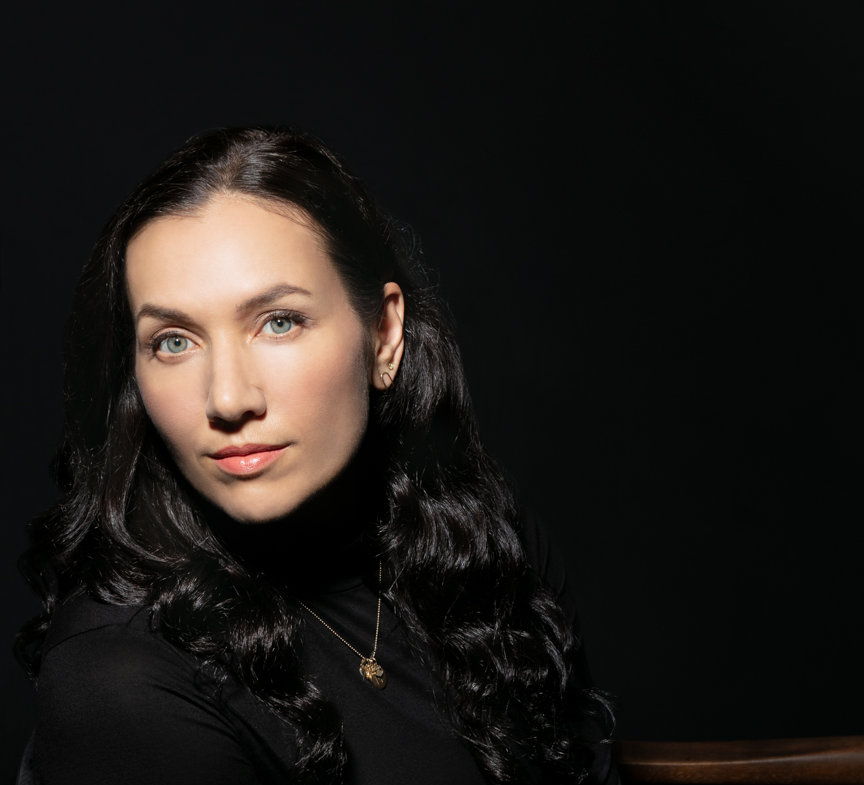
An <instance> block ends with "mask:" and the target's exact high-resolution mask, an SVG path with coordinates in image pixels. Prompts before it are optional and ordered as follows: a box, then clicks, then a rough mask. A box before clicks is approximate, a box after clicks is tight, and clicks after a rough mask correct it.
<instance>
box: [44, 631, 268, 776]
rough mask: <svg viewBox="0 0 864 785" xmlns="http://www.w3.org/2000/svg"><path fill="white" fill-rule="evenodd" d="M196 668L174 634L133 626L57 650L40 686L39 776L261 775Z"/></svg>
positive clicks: (89, 635) (89, 633)
mask: <svg viewBox="0 0 864 785" xmlns="http://www.w3.org/2000/svg"><path fill="white" fill-rule="evenodd" d="M193 677H194V667H193V666H192V664H191V663H189V662H187V661H185V660H184V659H182V657H181V655H180V654H179V652H176V651H174V650H173V649H172V648H171V647H170V646H169V645H168V644H167V643H166V642H165V641H163V640H162V639H160V638H157V637H156V636H154V635H151V634H150V633H149V632H141V631H135V630H131V629H129V628H128V627H126V626H124V625H109V626H105V627H101V628H98V629H93V630H89V631H87V632H84V633H81V634H79V635H76V636H74V637H72V638H69V639H68V640H65V641H63V642H62V643H61V644H59V645H57V646H56V647H54V648H53V649H51V650H50V651H49V652H48V653H47V654H46V656H45V660H44V662H43V666H42V671H41V673H40V676H39V685H38V694H37V712H38V716H37V726H36V733H35V739H34V749H33V767H34V771H35V774H36V778H37V782H39V783H40V785H78V784H79V783H81V784H82V785H83V783H87V785H100V784H101V783H106V784H107V783H112V785H113V784H114V783H123V785H167V783H183V784H184V785H190V784H194V783H201V785H204V784H205V783H206V785H221V784H222V783H224V785H229V783H230V784H231V785H246V784H248V785H252V784H253V783H255V782H256V779H255V776H254V773H253V771H252V766H251V765H250V764H249V762H248V760H247V759H246V757H245V755H244V753H243V750H242V749H241V747H240V745H239V743H238V741H237V738H236V735H235V733H234V732H233V729H232V727H231V725H230V723H229V722H228V721H227V720H226V719H225V717H223V715H222V714H221V713H220V712H219V710H218V708H217V706H216V704H215V703H214V702H213V701H211V700H210V699H209V698H208V697H206V696H205V695H203V694H202V693H201V692H200V691H199V690H197V689H196V687H195V685H194V681H193Z"/></svg>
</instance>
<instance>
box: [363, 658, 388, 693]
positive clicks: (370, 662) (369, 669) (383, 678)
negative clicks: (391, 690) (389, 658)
mask: <svg viewBox="0 0 864 785" xmlns="http://www.w3.org/2000/svg"><path fill="white" fill-rule="evenodd" d="M360 675H361V676H362V677H363V678H364V679H366V681H368V682H369V683H370V684H371V685H372V686H373V687H377V688H378V689H379V690H383V689H384V688H385V687H386V686H387V675H386V674H385V673H384V668H382V667H381V666H380V665H379V664H378V662H376V661H375V659H373V658H370V657H364V658H363V659H362V660H360Z"/></svg>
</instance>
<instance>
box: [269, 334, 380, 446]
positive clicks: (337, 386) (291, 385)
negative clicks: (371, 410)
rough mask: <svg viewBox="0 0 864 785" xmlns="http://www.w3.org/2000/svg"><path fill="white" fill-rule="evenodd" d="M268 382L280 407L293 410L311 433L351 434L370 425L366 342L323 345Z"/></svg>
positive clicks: (287, 411)
mask: <svg viewBox="0 0 864 785" xmlns="http://www.w3.org/2000/svg"><path fill="white" fill-rule="evenodd" d="M268 387H269V388H270V389H271V391H273V393H274V395H275V396H276V399H277V400H273V399H271V400H272V402H273V404H274V405H276V406H278V407H279V409H280V410H281V411H282V412H283V413H285V414H289V415H290V416H292V419H294V418H296V419H295V423H296V424H297V425H298V426H299V427H301V428H303V430H304V431H305V432H306V437H307V439H309V438H315V439H316V440H319V439H320V440H322V441H323V440H329V441H340V440H350V439H352V438H354V437H355V436H356V433H357V432H358V431H362V430H363V429H364V428H365V425H366V417H367V413H368V406H369V384H368V379H367V371H366V367H365V359H364V353H363V345H362V342H361V341H360V340H358V339H356V338H355V339H353V340H351V341H344V342H339V341H333V342H328V343H324V344H322V345H320V346H318V347H317V349H316V351H315V352H314V353H310V354H309V355H307V356H305V357H303V359H302V361H301V362H300V363H299V364H297V365H294V367H293V368H291V369H286V372H285V374H284V376H283V377H282V378H281V379H279V380H276V379H273V378H272V377H271V383H270V384H268Z"/></svg>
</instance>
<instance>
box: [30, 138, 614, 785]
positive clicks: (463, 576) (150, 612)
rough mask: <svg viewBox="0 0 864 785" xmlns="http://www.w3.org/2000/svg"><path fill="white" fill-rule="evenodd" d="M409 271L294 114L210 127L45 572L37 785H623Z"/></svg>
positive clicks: (71, 343) (153, 235)
mask: <svg viewBox="0 0 864 785" xmlns="http://www.w3.org/2000/svg"><path fill="white" fill-rule="evenodd" d="M415 256H416V254H415V247H414V245H413V242H412V239H411V237H410V235H409V234H408V233H407V232H406V231H405V230H403V229H402V228H400V227H399V226H397V225H396V224H394V223H393V221H392V220H390V219H389V218H387V217H386V216H385V215H383V214H382V213H381V212H380V211H379V210H378V208H377V207H376V206H375V204H374V203H373V202H372V201H371V199H370V198H369V196H368V195H367V194H366V192H365V191H364V189H363V187H362V186H361V184H360V183H359V182H358V181H357V180H356V178H354V177H353V176H352V175H351V174H349V173H348V172H347V171H346V169H345V168H344V166H343V165H342V164H341V163H340V161H339V160H338V159H337V158H336V157H335V156H334V155H333V154H332V153H331V152H330V151H328V150H327V149H326V148H325V147H324V146H323V145H322V144H321V143H320V142H318V141H317V140H315V139H312V138H310V137H308V136H305V135H302V134H298V133H294V132H291V131H288V130H284V129H233V130H217V131H214V132H209V133H205V134H202V135H199V136H197V137H194V138H192V139H191V140H190V141H188V142H187V143H186V144H185V145H184V146H183V147H182V148H180V149H179V150H178V151H177V152H176V153H175V154H174V155H172V156H171V157H170V158H169V159H168V160H167V161H165V162H164V163H163V164H162V165H161V166H160V167H159V169H158V170H157V171H156V172H155V173H154V174H153V175H152V176H151V177H150V178H148V179H147V180H145V181H144V182H143V183H141V184H140V185H139V186H138V187H137V188H136V189H135V191H134V192H133V193H132V195H131V196H130V197H129V198H128V199H127V201H126V202H125V203H124V204H123V205H122V206H121V208H120V209H119V211H118V212H117V213H116V215H115V216H114V217H113V219H112V220H111V221H110V222H109V223H108V225H107V227H106V229H105V231H104V233H103V235H102V237H101V238H100V240H99V241H98V243H97V245H96V248H95V251H94V253H93V256H92V258H91V260H90V262H89V263H88V265H87V267H86V268H85V270H84V273H83V276H82V278H81V281H80V284H79V287H78V290H77V293H76V299H75V303H74V307H73V313H72V316H71V319H70V323H69V327H68V338H67V363H66V375H67V377H66V407H67V413H66V425H65V431H64V439H63V444H62V447H61V450H60V452H59V454H58V458H57V462H56V468H57V474H58V480H59V485H60V488H61V499H60V501H59V503H58V504H57V505H56V506H55V507H54V508H53V509H51V510H50V511H49V512H48V513H46V514H45V515H44V516H42V517H41V518H40V519H38V520H37V521H35V522H34V524H33V529H32V547H31V548H30V550H29V551H28V553H27V554H26V555H25V557H24V559H23V565H24V570H25V574H26V575H27V576H28V578H29V580H30V581H31V583H32V585H33V586H34V587H35V588H36V589H37V590H38V592H39V593H40V594H41V596H42V599H43V606H44V610H43V613H42V614H41V615H40V616H39V617H38V618H37V619H34V620H33V621H32V622H31V623H30V624H28V625H27V626H26V627H25V628H24V629H23V630H22V632H21V634H20V636H19V640H18V652H19V654H20V657H21V659H22V661H23V662H24V663H25V665H26V667H27V668H28V669H29V672H30V673H31V674H32V675H33V677H34V678H35V677H36V676H37V674H38V722H37V727H36V730H35V733H34V737H33V741H32V754H31V755H29V756H28V761H29V767H30V770H31V771H32V773H33V775H34V776H35V779H36V781H38V782H44V783H46V784H51V783H67V782H74V783H77V782H82V783H83V782H87V783H91V784H92V783H101V782H121V781H122V782H124V783H127V784H128V783H157V782H158V783H165V782H178V783H179V782H182V783H193V782H201V783H205V782H206V783H208V785H213V783H223V782H224V783H280V782H282V783H284V782H292V783H293V782H298V783H299V782H352V783H373V782H374V783H378V784H380V783H389V782H393V783H397V782H398V783H404V782H407V781H412V782H415V783H424V782H429V783H431V782H436V783H437V782H442V781H444V782H448V783H481V782H495V783H505V782H535V781H544V782H545V781H549V782H558V781H560V782H582V781H584V782H615V781H617V775H616V773H615V769H614V766H613V765H612V763H611V758H610V753H609V749H610V748H609V743H608V736H609V734H610V733H611V712H610V709H609V704H608V701H607V699H606V697H605V696H604V695H603V693H601V692H599V691H596V690H593V689H591V688H589V687H588V684H587V675H586V669H585V663H584V659H583V658H582V655H581V649H580V646H579V642H578V639H577V638H576V635H575V611H574V609H573V607H572V602H571V600H570V599H569V595H568V594H567V593H566V591H565V587H564V574H563V570H562V569H561V567H560V566H559V564H558V562H557V561H556V560H555V558H554V554H552V553H551V551H550V549H549V547H548V544H547V543H546V540H545V537H544V536H543V532H542V530H541V529H540V528H538V527H537V526H536V524H533V523H531V522H530V520H528V519H527V518H526V516H525V515H524V514H522V513H521V512H520V510H519V509H518V508H517V506H516V504H515V503H514V499H513V495H512V492H511V491H510V489H509V488H508V486H507V485H506V483H505V481H504V480H503V479H502V477H501V475H500V474H499V472H498V471H497V470H496V468H495V466H494V465H493V463H492V461H491V460H490V458H489V456H488V455H487V454H486V453H485V451H484V450H483V447H482V446H481V443H480V441H479V439H478V436H477V431H476V425H475V422H474V418H473V414H472V411H471V406H470V402H469V399H468V395H467V391H466V388H465V381H464V376H463V373H462V369H461V365H460V359H459V353H458V350H457V347H456V345H455V343H454V340H453V335H452V332H451V330H450V329H449V327H448V326H447V323H446V321H445V319H444V318H443V316H442V312H441V309H440V307H439V305H438V303H437V301H436V298H435V295H434V292H433V291H432V289H431V287H430V286H429V284H428V283H427V282H426V280H425V279H424V278H423V275H422V270H421V268H420V267H419V265H418V262H417V260H416V258H415Z"/></svg>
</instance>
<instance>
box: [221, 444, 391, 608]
mask: <svg viewBox="0 0 864 785" xmlns="http://www.w3.org/2000/svg"><path fill="white" fill-rule="evenodd" d="M367 442H368V440H366V439H364V442H363V443H362V444H361V447H360V448H359V449H358V451H357V453H356V454H355V456H354V457H353V458H352V459H351V461H349V463H348V465H347V466H346V467H345V468H344V469H343V470H342V471H341V472H340V473H339V474H338V475H337V476H336V477H334V478H333V479H332V480H331V481H330V482H329V483H327V485H326V486H324V487H323V488H321V489H320V490H318V491H317V492H316V493H314V494H313V495H312V496H311V497H309V498H308V499H306V500H305V501H304V502H302V503H301V504H300V505H299V506H298V507H297V508H295V509H294V510H293V511H291V512H290V513H289V514H287V515H285V516H284V517H282V518H279V519H278V520H275V521H270V522H267V523H260V524H241V523H238V522H237V521H235V520H234V519H233V518H231V517H229V516H228V515H227V514H225V513H224V512H223V511H222V510H221V509H218V508H216V507H215V506H213V505H212V504H210V503H208V502H204V515H205V518H206V520H207V522H208V524H209V525H210V527H211V528H212V530H213V531H214V532H215V533H216V534H217V536H218V537H219V538H220V539H221V540H222V542H223V543H224V545H225V547H226V548H227V549H228V550H229V551H231V553H232V554H233V555H234V556H235V557H237V558H238V559H239V560H240V561H241V562H243V563H244V564H245V565H246V566H247V567H248V568H249V569H252V570H255V571H259V572H264V573H266V574H267V576H268V577H270V578H272V579H274V580H276V581H278V582H279V583H283V584H285V585H287V586H288V587H290V588H291V589H292V590H293V591H294V592H296V593H298V594H301V595H305V594H312V593H315V592H317V591H327V590H338V589H339V588H343V587H345V586H347V585H350V584H352V583H353V582H356V581H358V580H360V579H363V578H366V579H369V578H370V576H371V577H372V578H373V580H374V579H375V578H377V574H376V575H375V576H373V573H374V572H375V569H377V568H376V567H375V565H376V564H377V555H376V552H377V547H376V544H375V539H376V538H375V523H376V520H377V519H378V517H379V515H380V513H381V507H382V503H383V502H384V498H385V496H384V481H383V476H382V472H381V466H382V461H381V459H380V457H378V456H376V455H374V454H373V453H374V451H373V450H372V449H371V446H370V445H369V444H368V443H367Z"/></svg>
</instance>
